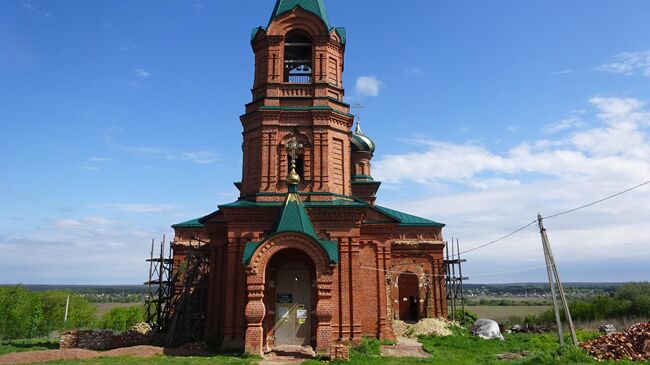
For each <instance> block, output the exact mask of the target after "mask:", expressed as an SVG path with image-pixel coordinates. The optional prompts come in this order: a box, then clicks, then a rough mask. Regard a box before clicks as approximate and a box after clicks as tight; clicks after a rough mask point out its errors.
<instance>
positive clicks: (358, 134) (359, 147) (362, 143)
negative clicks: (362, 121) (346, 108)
mask: <svg viewBox="0 0 650 365" xmlns="http://www.w3.org/2000/svg"><path fill="white" fill-rule="evenodd" d="M351 142H352V152H369V153H374V152H375V142H373V141H372V139H370V138H369V137H368V136H366V135H365V134H363V132H362V131H361V126H360V125H359V122H358V121H357V128H356V129H355V130H354V132H353V133H352V140H351Z"/></svg>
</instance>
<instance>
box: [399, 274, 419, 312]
mask: <svg viewBox="0 0 650 365" xmlns="http://www.w3.org/2000/svg"><path fill="white" fill-rule="evenodd" d="M397 286H398V288H399V297H398V298H399V299H398V300H399V319H401V320H402V321H417V320H418V319H419V309H418V308H419V304H420V298H419V292H420V289H419V285H418V277H417V275H415V274H414V273H412V272H410V271H407V272H403V273H402V274H401V275H400V276H399V279H398V282H397Z"/></svg>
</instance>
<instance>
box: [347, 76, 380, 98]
mask: <svg viewBox="0 0 650 365" xmlns="http://www.w3.org/2000/svg"><path fill="white" fill-rule="evenodd" d="M354 88H355V91H356V93H357V95H358V96H373V97H375V96H379V91H380V90H381V89H382V88H383V83H382V82H381V81H380V80H379V79H378V78H377V77H376V76H361V77H359V78H357V82H356V84H355V87H354Z"/></svg>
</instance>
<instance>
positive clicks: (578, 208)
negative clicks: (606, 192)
mask: <svg viewBox="0 0 650 365" xmlns="http://www.w3.org/2000/svg"><path fill="white" fill-rule="evenodd" d="M648 184H650V180H648V181H646V182H644V183H641V184H639V185H636V186H633V187H631V188H629V189H625V190H623V191H619V192H618V193H616V194H612V195H610V196H608V197H606V198H603V199H600V200H596V201H595V202H591V203H589V204H585V205H582V206H579V207H577V208H573V209H569V210H565V211H564V212H560V213H555V214H553V215H549V216H548V217H544V219H551V218H555V217H559V216H561V215H565V214H569V213H573V212H575V211H578V210H581V209H584V208H588V207H591V206H594V205H596V204H598V203H602V202H604V201H606V200H609V199H612V198H616V197H617V196H620V195H623V194H625V193H629V192H630V191H632V190H636V189H638V188H641V187H643V186H646V185H648Z"/></svg>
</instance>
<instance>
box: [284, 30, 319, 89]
mask: <svg viewBox="0 0 650 365" xmlns="http://www.w3.org/2000/svg"><path fill="white" fill-rule="evenodd" d="M312 49H313V48H312V42H311V39H310V38H309V37H308V36H307V35H305V34H304V33H302V32H300V31H292V32H289V33H288V34H287V35H286V36H285V39H284V82H289V83H295V84H309V83H311V82H312V74H313V56H312V54H313V51H312Z"/></svg>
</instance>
